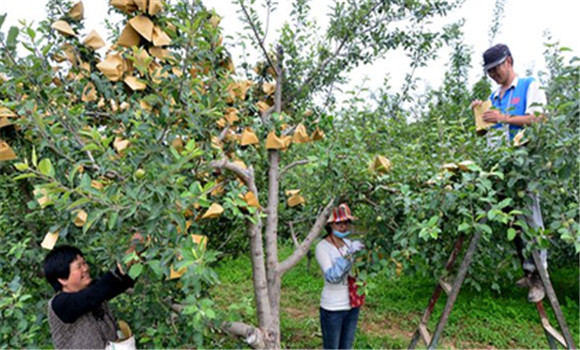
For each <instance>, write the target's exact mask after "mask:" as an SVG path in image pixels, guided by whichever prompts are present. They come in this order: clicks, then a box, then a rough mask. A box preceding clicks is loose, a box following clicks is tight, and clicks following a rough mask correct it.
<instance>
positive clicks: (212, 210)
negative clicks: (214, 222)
mask: <svg viewBox="0 0 580 350" xmlns="http://www.w3.org/2000/svg"><path fill="white" fill-rule="evenodd" d="M223 212H224V208H223V207H222V206H221V205H219V204H217V203H212V204H211V206H210V207H209V209H208V210H207V211H206V212H205V213H204V214H203V216H202V217H201V218H202V219H213V218H217V217H219V216H220V215H222V213H223Z"/></svg>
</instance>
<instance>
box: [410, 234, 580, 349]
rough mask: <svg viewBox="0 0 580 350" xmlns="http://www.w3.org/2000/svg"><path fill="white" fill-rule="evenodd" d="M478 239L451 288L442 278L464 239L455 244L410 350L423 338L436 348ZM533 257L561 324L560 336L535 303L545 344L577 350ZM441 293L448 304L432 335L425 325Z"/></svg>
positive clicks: (543, 271) (475, 238) (473, 241)
mask: <svg viewBox="0 0 580 350" xmlns="http://www.w3.org/2000/svg"><path fill="white" fill-rule="evenodd" d="M480 238H481V233H479V232H478V233H475V234H474V235H473V236H472V238H471V241H470V242H469V247H468V248H467V252H466V253H465V256H464V257H463V261H462V262H461V266H460V267H459V271H458V272H457V276H456V277H455V281H454V282H453V285H451V284H449V283H448V282H447V281H446V280H445V277H446V276H445V275H447V276H448V275H449V274H450V272H451V270H452V267H453V264H454V262H455V260H456V259H457V256H458V255H459V252H460V251H461V248H462V246H463V242H464V240H465V236H464V235H461V236H459V238H458V239H457V241H456V242H455V245H454V247H453V250H452V252H451V255H450V256H449V259H448V260H447V263H446V264H445V275H444V276H442V277H441V278H440V279H439V281H438V283H437V286H436V287H435V290H434V291H433V294H432V295H431V299H430V300H429V304H428V305H427V308H426V309H425V312H424V313H423V317H421V322H420V323H419V326H418V327H417V330H416V331H415V333H414V334H413V338H412V339H411V343H410V344H409V347H408V348H409V349H415V347H416V345H417V342H418V341H419V339H422V340H423V341H424V342H425V344H426V345H427V349H435V348H436V347H437V343H438V342H439V340H440V338H441V335H442V334H443V328H444V327H445V324H446V323H447V320H448V318H449V315H450V314H451V309H452V308H453V304H455V301H456V300H457V296H458V295H459V290H460V289H461V285H462V284H463V281H464V280H465V276H466V275H467V271H468V269H469V265H471V262H472V260H473V255H474V254H475V252H476V250H477V244H478V243H479V239H480ZM532 257H533V260H534V264H535V265H536V269H537V271H538V273H539V275H540V278H541V280H542V284H543V285H544V288H545V290H546V296H547V297H548V300H549V301H550V305H551V306H552V309H553V310H554V314H555V315H556V319H557V320H558V324H559V325H560V329H561V330H562V333H563V335H561V334H560V333H558V331H557V330H556V329H554V328H553V327H552V326H551V325H550V322H549V321H548V318H547V316H546V311H545V309H544V305H543V304H542V301H538V302H537V303H536V308H537V309H538V314H539V315H540V322H541V324H542V327H543V328H544V333H545V334H546V338H547V339H548V344H549V345H550V348H551V349H557V343H560V344H562V346H564V347H566V348H568V349H576V346H575V345H574V340H573V339H572V335H571V333H570V330H569V328H568V326H567V325H566V320H565V319H564V315H563V314H562V310H561V308H560V304H559V303H558V298H557V297H556V293H555V292H554V288H553V287H552V283H551V282H550V278H549V277H548V273H547V271H546V269H545V268H544V264H542V262H541V259H540V254H539V253H538V251H537V250H533V251H532ZM441 292H445V293H446V294H447V302H446V304H445V308H444V309H443V312H442V313H441V316H440V318H439V322H438V323H437V327H436V328H435V332H434V333H433V335H431V334H430V332H429V330H428V329H427V323H428V321H429V318H430V317H431V314H432V313H433V309H434V308H435V304H436V303H437V299H439V296H440V295H441Z"/></svg>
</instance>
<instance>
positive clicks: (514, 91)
mask: <svg viewBox="0 0 580 350" xmlns="http://www.w3.org/2000/svg"><path fill="white" fill-rule="evenodd" d="M532 81H534V78H532V77H527V78H518V83H517V85H516V86H515V87H514V86H510V88H509V89H507V90H506V92H505V93H504V94H503V97H500V96H499V94H498V92H499V91H496V92H492V93H491V96H490V97H489V99H490V100H491V104H492V105H493V106H494V107H495V108H497V109H499V110H500V111H501V113H503V114H508V115H525V114H526V107H527V106H528V101H527V94H528V87H529V86H530V83H531V82H532ZM501 127H502V124H501V123H497V124H495V125H494V126H492V128H494V129H499V128H501ZM509 128H510V140H512V139H513V138H514V136H516V134H517V133H518V132H519V131H520V130H522V129H523V127H521V126H519V125H512V124H509Z"/></svg>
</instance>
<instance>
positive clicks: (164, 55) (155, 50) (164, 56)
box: [149, 47, 171, 61]
mask: <svg viewBox="0 0 580 350" xmlns="http://www.w3.org/2000/svg"><path fill="white" fill-rule="evenodd" d="M149 53H150V54H151V55H153V56H154V57H156V58H157V59H158V60H161V61H166V60H168V59H169V58H171V53H170V52H169V50H167V49H164V48H161V47H150V48H149Z"/></svg>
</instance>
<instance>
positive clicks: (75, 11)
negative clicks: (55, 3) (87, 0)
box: [68, 1, 85, 21]
mask: <svg viewBox="0 0 580 350" xmlns="http://www.w3.org/2000/svg"><path fill="white" fill-rule="evenodd" d="M84 12H85V8H84V6H83V2H82V1H79V2H77V3H76V4H74V6H73V7H72V8H71V9H70V11H68V15H69V16H70V18H72V19H74V20H75V21H79V20H81V19H83V14H84Z"/></svg>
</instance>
